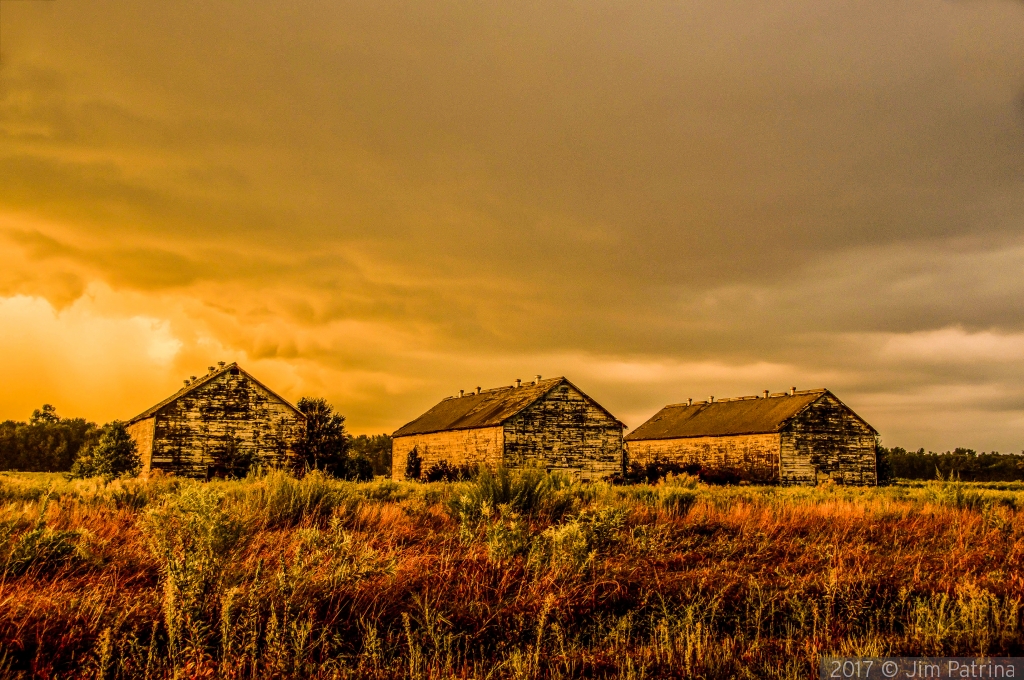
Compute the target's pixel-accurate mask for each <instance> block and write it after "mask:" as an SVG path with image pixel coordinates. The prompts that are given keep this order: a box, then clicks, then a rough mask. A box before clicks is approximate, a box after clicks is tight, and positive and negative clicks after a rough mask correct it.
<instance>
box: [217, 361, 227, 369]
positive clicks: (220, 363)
mask: <svg viewBox="0 0 1024 680" xmlns="http://www.w3.org/2000/svg"><path fill="white" fill-rule="evenodd" d="M217 365H218V366H220V367H221V368H224V366H225V365H226V364H225V363H224V362H223V361H218V362H217Z"/></svg>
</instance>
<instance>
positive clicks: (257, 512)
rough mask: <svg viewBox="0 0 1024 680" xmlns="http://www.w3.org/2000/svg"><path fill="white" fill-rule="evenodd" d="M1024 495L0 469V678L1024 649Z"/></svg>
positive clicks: (642, 668) (714, 662)
mask: <svg viewBox="0 0 1024 680" xmlns="http://www.w3.org/2000/svg"><path fill="white" fill-rule="evenodd" d="M1022 539H1024V485H1022V484H1020V483H1004V484H966V483H957V482H922V483H914V484H903V485H897V486H893V487H886V488H877V489H852V488H844V487H836V486H830V487H819V488H813V489H811V488H769V487H750V486H740V487H705V486H702V485H699V484H696V482H695V480H692V479H685V478H683V479H675V480H672V481H671V482H669V483H662V484H661V485H658V486H629V487H613V486H607V485H603V484H592V485H574V484H570V483H569V482H567V481H566V480H564V479H561V478H559V477H550V476H547V475H544V474H540V473H525V474H522V475H512V474H508V473H504V472H499V473H498V474H497V475H493V476H492V475H483V476H481V477H480V478H478V479H477V480H475V481H471V482H462V483H457V484H442V483H436V484H398V483H393V482H389V481H378V482H373V483H352V482H339V481H334V480H330V479H326V478H324V477H321V476H319V475H316V474H312V475H309V476H307V477H306V478H304V479H302V480H296V479H294V478H291V477H289V476H287V475H284V474H280V473H273V474H270V475H267V476H259V477H252V478H249V479H246V480H242V481H225V482H211V483H208V484H203V483H197V482H191V481H184V480H175V479H169V478H156V479H151V480H148V481H144V480H117V481H113V482H110V483H109V484H104V483H103V482H101V481H99V480H78V481H73V482H69V481H66V480H64V479H63V478H62V477H61V476H59V475H47V474H14V473H0V570H2V571H0V676H3V677H19V676H21V677H100V678H116V677H124V678H166V677H183V678H192V677H211V678H213V677H225V678H248V677H261V678H262V677H303V678H305V677H316V678H320V677H324V678H326V677H360V678H363V677H365V678H397V677H408V678H450V677H452V678H464V677H481V678H483V677H490V678H570V677H598V678H604V677H622V678H644V677H647V678H664V677H679V678H684V677H685V678H691V677H699V678H810V677H816V668H817V662H818V659H819V657H820V656H822V655H830V654H838V655H873V656H883V655H904V656H914V655H921V654H935V655H939V654H941V655H974V654H993V655H1007V654H1017V655H1020V654H1024V631H1022V611H1021V598H1022V595H1024V540H1022Z"/></svg>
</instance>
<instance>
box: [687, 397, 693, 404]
mask: <svg viewBox="0 0 1024 680" xmlns="http://www.w3.org/2000/svg"><path fill="white" fill-rule="evenodd" d="M686 405H687V406H693V397H690V398H689V399H687V400H686Z"/></svg>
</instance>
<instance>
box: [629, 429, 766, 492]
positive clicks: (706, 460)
mask: <svg viewBox="0 0 1024 680" xmlns="http://www.w3.org/2000/svg"><path fill="white" fill-rule="evenodd" d="M627 447H628V456H629V461H630V462H637V463H640V464H641V465H645V464H647V463H651V462H654V461H655V460H662V461H666V462H673V463H679V464H680V465H701V466H703V467H705V468H709V469H713V470H717V471H720V472H723V473H728V474H732V475H735V476H737V477H738V478H740V479H746V480H748V481H753V482H761V483H773V482H778V481H779V458H780V437H779V435H778V434H774V433H772V434H745V435H728V436H718V437H680V438H677V439H642V440H637V441H630V442H628V443H627Z"/></svg>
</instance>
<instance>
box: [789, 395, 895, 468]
mask: <svg viewBox="0 0 1024 680" xmlns="http://www.w3.org/2000/svg"><path fill="white" fill-rule="evenodd" d="M781 471H782V480H781V481H782V483H783V484H816V483H817V482H819V481H821V480H823V479H828V478H831V479H834V480H835V481H837V482H840V483H843V484H864V485H873V484H876V483H877V482H878V477H877V474H876V461H875V433H874V431H873V430H872V429H871V428H870V427H868V426H867V425H866V424H865V423H864V422H863V421H862V420H860V419H859V418H858V417H857V416H855V415H854V414H853V413H852V412H851V411H850V410H849V409H847V408H846V407H845V406H844V405H843V404H842V403H841V402H840V401H839V400H838V399H836V398H835V397H834V396H832V395H831V394H826V395H824V396H822V397H821V398H820V399H818V400H816V401H815V402H814V403H812V404H811V405H809V406H808V407H807V408H806V409H804V410H803V411H802V412H801V413H800V414H798V415H797V416H796V417H795V418H793V419H792V420H791V421H790V422H789V423H787V424H786V426H785V427H784V428H783V431H782V451H781Z"/></svg>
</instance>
